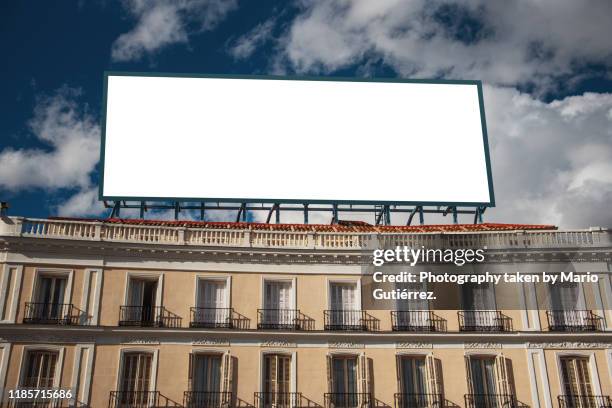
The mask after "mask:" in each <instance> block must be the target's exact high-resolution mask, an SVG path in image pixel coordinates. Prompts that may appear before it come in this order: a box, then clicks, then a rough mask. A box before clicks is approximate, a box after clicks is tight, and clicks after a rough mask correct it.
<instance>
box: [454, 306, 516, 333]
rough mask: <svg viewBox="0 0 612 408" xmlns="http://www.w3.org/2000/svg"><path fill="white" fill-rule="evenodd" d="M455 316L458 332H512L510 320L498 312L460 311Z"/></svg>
mask: <svg viewBox="0 0 612 408" xmlns="http://www.w3.org/2000/svg"><path fill="white" fill-rule="evenodd" d="M457 315H458V316H459V330H460V331H475V332H509V331H512V319H511V318H510V317H508V316H506V315H504V314H503V313H502V312H500V311H499V310H462V311H460V312H457Z"/></svg>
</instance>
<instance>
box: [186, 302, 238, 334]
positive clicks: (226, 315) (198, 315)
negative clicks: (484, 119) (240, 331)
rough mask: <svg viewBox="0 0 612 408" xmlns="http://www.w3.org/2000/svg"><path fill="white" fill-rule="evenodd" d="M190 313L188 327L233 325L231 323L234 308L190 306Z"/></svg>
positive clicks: (227, 326) (210, 327)
mask: <svg viewBox="0 0 612 408" xmlns="http://www.w3.org/2000/svg"><path fill="white" fill-rule="evenodd" d="M190 314H191V320H190V321H189V327H197V328H206V329H231V328H232V327H233V326H234V325H233V324H232V316H233V315H234V309H232V308H224V309H218V308H211V307H192V308H191V309H190Z"/></svg>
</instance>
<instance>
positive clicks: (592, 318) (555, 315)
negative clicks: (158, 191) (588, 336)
mask: <svg viewBox="0 0 612 408" xmlns="http://www.w3.org/2000/svg"><path fill="white" fill-rule="evenodd" d="M546 318H547V319H548V329H549V330H550V331H565V332H585V331H601V330H603V319H602V318H601V316H597V315H596V314H595V313H593V312H592V311H591V310H548V311H547V312H546Z"/></svg>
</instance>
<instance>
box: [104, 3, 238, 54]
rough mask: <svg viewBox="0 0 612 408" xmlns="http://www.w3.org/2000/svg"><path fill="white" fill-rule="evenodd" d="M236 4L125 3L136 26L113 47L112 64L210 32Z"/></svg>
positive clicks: (118, 39) (121, 36) (119, 38)
mask: <svg viewBox="0 0 612 408" xmlns="http://www.w3.org/2000/svg"><path fill="white" fill-rule="evenodd" d="M236 6H237V0H174V1H168V0H155V1H147V0H125V1H124V7H125V9H126V10H127V11H128V13H129V14H130V15H131V16H132V17H133V18H134V19H135V20H136V25H135V26H134V27H133V28H132V29H131V30H130V31H128V32H126V33H123V34H121V35H120V36H119V37H118V38H117V40H116V41H115V42H114V43H113V46H112V50H111V56H112V59H113V60H114V61H136V60H140V59H141V58H143V57H144V56H145V55H151V54H154V53H156V52H158V51H159V50H161V49H162V48H164V47H167V46H169V45H172V44H178V43H187V42H188V41H189V36H190V35H192V34H194V33H199V32H202V31H207V30H211V29H213V28H214V27H215V26H216V25H217V24H218V23H219V22H220V21H221V20H223V18H225V16H226V15H227V14H228V13H229V12H230V11H232V10H233V9H235V8H236Z"/></svg>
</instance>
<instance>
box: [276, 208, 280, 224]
mask: <svg viewBox="0 0 612 408" xmlns="http://www.w3.org/2000/svg"><path fill="white" fill-rule="evenodd" d="M276 223H277V224H280V204H279V203H276Z"/></svg>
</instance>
